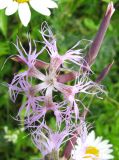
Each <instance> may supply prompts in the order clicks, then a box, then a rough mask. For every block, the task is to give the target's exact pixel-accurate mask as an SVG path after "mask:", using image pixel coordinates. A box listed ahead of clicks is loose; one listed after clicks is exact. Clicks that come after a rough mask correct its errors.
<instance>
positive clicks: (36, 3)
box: [29, 0, 50, 16]
mask: <svg viewBox="0 0 119 160" xmlns="http://www.w3.org/2000/svg"><path fill="white" fill-rule="evenodd" d="M29 3H30V5H31V7H32V8H33V9H34V10H36V11H37V12H39V13H41V14H43V15H46V16H50V10H49V9H48V8H47V7H46V6H44V5H43V4H42V3H41V1H40V0H30V2H29Z"/></svg>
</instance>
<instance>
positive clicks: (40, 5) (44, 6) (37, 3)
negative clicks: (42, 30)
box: [0, 0, 58, 26]
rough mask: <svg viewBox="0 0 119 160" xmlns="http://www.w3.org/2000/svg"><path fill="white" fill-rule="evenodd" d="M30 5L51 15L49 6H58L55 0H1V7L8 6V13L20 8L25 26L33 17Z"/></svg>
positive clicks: (20, 15)
mask: <svg viewBox="0 0 119 160" xmlns="http://www.w3.org/2000/svg"><path fill="white" fill-rule="evenodd" d="M29 5H30V6H31V7H32V8H33V9H34V10H35V11H37V12H39V13H41V14H43V15H45V16H50V14H51V12H50V10H49V8H57V7H58V6H57V4H56V3H55V2H54V1H53V0H45V1H44V0H0V9H5V8H6V10H5V14H6V15H8V16H9V15H12V14H14V13H15V12H16V11H17V10H18V14H19V17H20V20H21V22H22V24H23V25H24V26H27V25H28V23H29V21H30V19H31V12H30V8H29Z"/></svg>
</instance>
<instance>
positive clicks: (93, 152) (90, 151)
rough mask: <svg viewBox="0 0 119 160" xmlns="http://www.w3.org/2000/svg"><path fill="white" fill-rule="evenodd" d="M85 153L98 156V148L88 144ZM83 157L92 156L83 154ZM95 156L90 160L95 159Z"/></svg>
mask: <svg viewBox="0 0 119 160" xmlns="http://www.w3.org/2000/svg"><path fill="white" fill-rule="evenodd" d="M85 154H90V155H93V156H95V157H97V158H98V157H99V150H98V149H97V148H96V147H93V146H88V147H87V148H86V152H85ZM84 158H92V156H88V155H87V156H84ZM97 158H93V159H92V160H96V159H97Z"/></svg>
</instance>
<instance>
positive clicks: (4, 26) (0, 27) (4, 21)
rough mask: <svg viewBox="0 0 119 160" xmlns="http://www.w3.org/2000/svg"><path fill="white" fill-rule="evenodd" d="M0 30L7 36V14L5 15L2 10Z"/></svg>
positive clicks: (0, 12) (0, 13)
mask: <svg viewBox="0 0 119 160" xmlns="http://www.w3.org/2000/svg"><path fill="white" fill-rule="evenodd" d="M0 30H1V32H2V34H3V35H4V36H5V37H6V36H7V16H5V13H4V10H1V11H0Z"/></svg>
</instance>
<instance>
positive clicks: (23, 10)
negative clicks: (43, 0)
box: [18, 3, 31, 27]
mask: <svg viewBox="0 0 119 160" xmlns="http://www.w3.org/2000/svg"><path fill="white" fill-rule="evenodd" d="M18 13H19V17H20V20H21V22H22V24H23V25H24V26H25V27H26V26H27V25H28V23H29V21H30V19H31V12H30V9H29V6H28V4H27V3H21V4H19V7H18Z"/></svg>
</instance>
